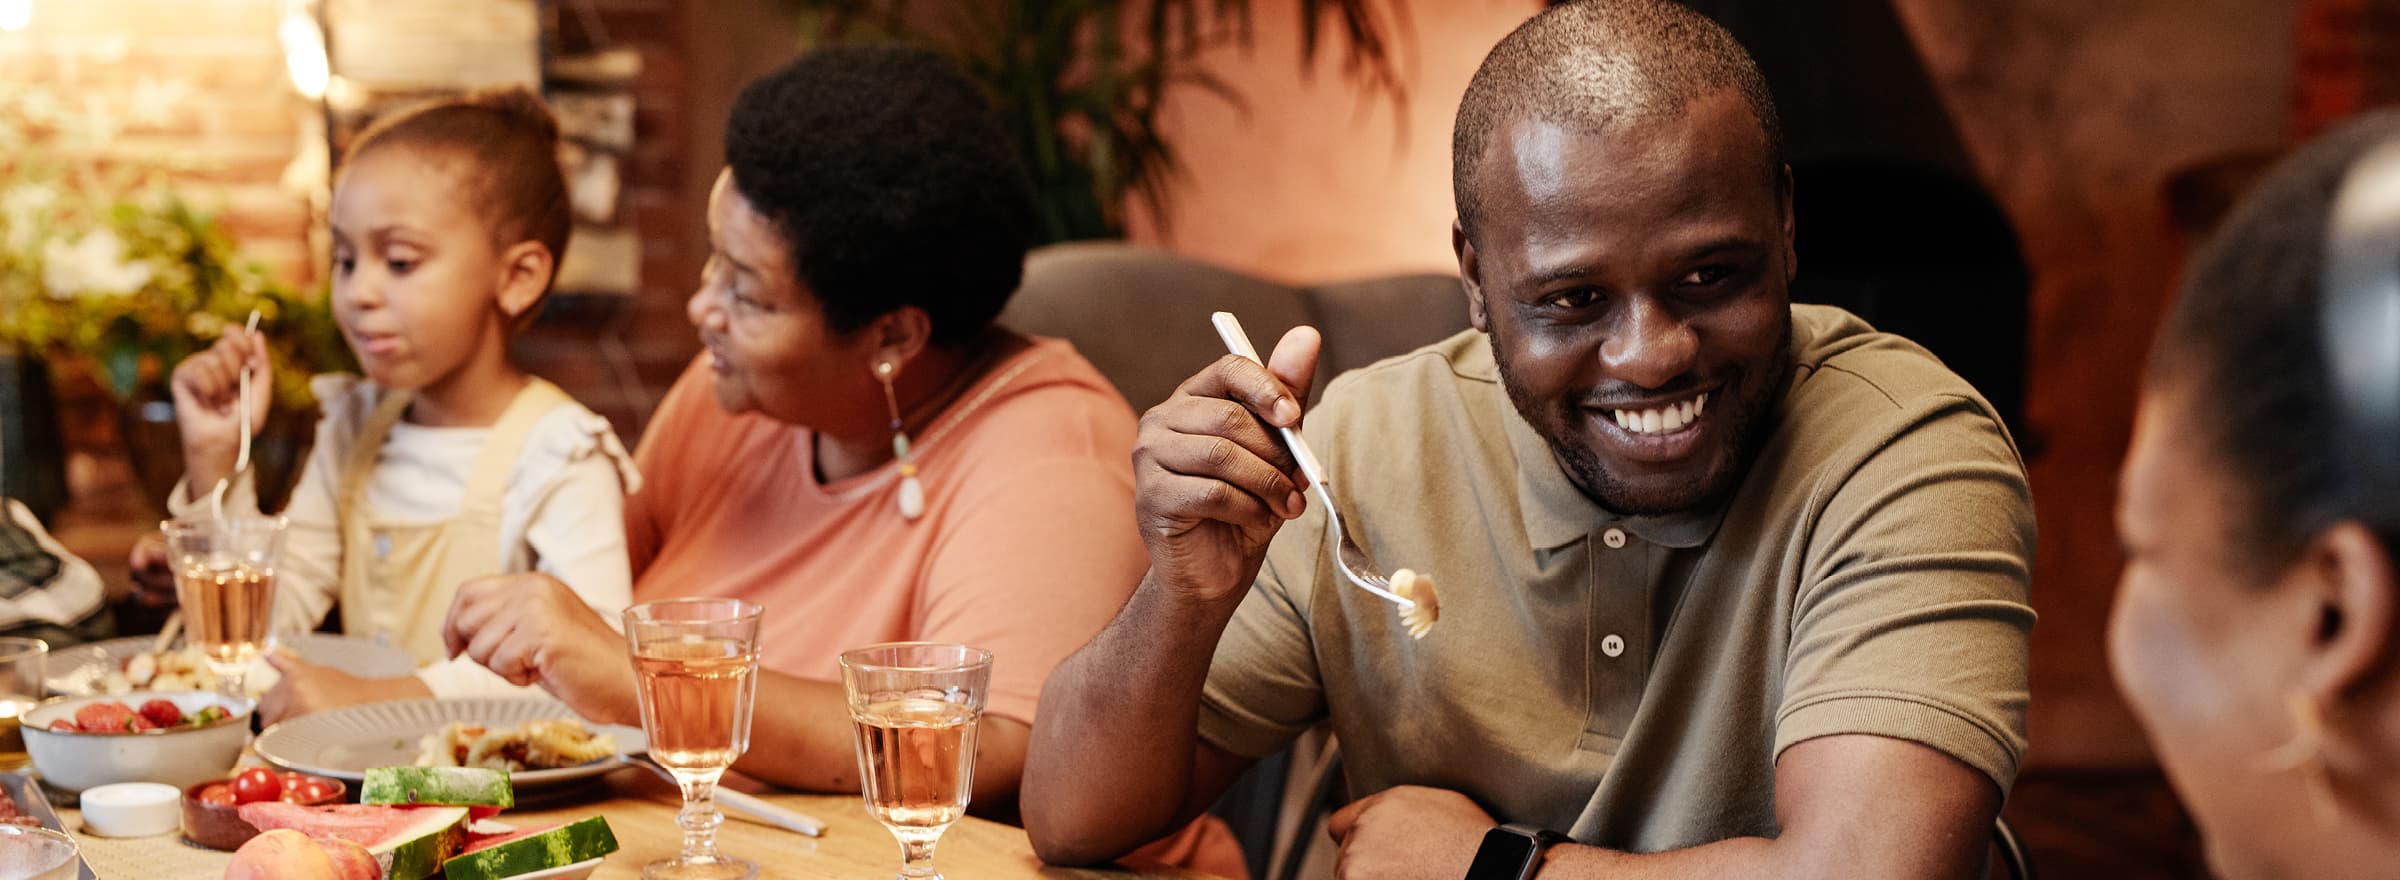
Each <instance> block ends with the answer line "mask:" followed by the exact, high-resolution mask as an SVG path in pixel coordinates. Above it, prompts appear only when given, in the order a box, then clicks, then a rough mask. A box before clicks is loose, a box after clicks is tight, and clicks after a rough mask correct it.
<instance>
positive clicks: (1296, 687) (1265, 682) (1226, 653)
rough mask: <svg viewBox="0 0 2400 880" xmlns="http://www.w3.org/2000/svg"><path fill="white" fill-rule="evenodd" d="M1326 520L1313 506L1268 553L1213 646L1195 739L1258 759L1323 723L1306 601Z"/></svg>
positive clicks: (1318, 565)
mask: <svg viewBox="0 0 2400 880" xmlns="http://www.w3.org/2000/svg"><path fill="white" fill-rule="evenodd" d="M1324 523H1325V518H1324V514H1323V513H1322V512H1321V511H1319V510H1318V508H1317V505H1316V504H1315V502H1314V501H1313V500H1312V501H1311V503H1310V505H1309V511H1308V513H1307V514H1306V515H1304V516H1302V517H1301V518H1300V519H1297V520H1293V521H1291V522H1289V523H1285V524H1284V527H1283V529H1282V531H1279V532H1277V533H1276V534H1275V538H1274V540H1273V541H1272V542H1271V543H1269V544H1268V545H1267V558H1266V561H1265V562H1264V563H1262V564H1261V565H1260V566H1259V570H1258V579H1257V581H1256V582H1254V583H1253V584H1252V585H1251V587H1250V592H1249V594H1248V595H1245V596H1243V597H1242V604H1241V605H1240V607H1238V608H1236V609H1234V612H1233V619H1232V620H1231V621H1229V622H1228V623H1227V624H1226V625H1225V634H1224V636H1223V637H1222V638H1220V639H1218V641H1217V653H1216V657H1215V659H1214V660H1213V661H1212V662H1211V663H1210V664H1209V667H1208V682H1207V684H1206V685H1204V686H1203V687H1202V689H1201V692H1200V719H1199V725H1200V730H1199V733H1200V738H1201V739H1203V740H1206V741H1207V742H1208V743H1210V744H1211V745H1214V746H1216V747H1218V748H1220V749H1224V750H1226V751H1228V752H1232V753H1234V754H1237V755H1241V756H1243V757H1248V758H1263V757H1266V756H1267V755H1271V754H1274V753H1275V752H1276V751H1277V750H1279V749H1281V748H1283V747H1284V745H1285V744H1286V743H1289V742H1291V740H1292V739H1293V738H1294V737H1297V736H1299V735H1300V734H1301V733H1302V732H1304V731H1306V730H1308V729H1309V728H1310V727H1313V726H1315V725H1316V724H1317V723H1318V722H1319V721H1322V720H1324V718H1325V690H1324V682H1323V679H1322V678H1320V677H1319V675H1318V670H1317V655H1316V647H1315V642H1314V640H1313V639H1312V638H1311V636H1310V630H1309V618H1308V611H1307V609H1308V604H1307V603H1308V597H1309V596H1311V595H1312V594H1313V593H1314V589H1315V585H1316V582H1317V579H1318V577H1319V576H1320V575H1321V573H1322V560H1323V558H1324V553H1323V549H1324V541H1325V526H1324Z"/></svg>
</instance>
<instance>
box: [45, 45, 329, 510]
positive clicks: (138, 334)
mask: <svg viewBox="0 0 2400 880" xmlns="http://www.w3.org/2000/svg"><path fill="white" fill-rule="evenodd" d="M73 106H74V105H71V104H67V103H65V102H62V101H60V100H59V99H58V97H57V96H55V95H46V94H45V93H43V92H41V91H39V90H38V89H37V88H32V87H18V88H16V89H13V90H10V91H6V92H0V155H7V156H10V157H11V158H10V159H9V160H8V161H6V162H5V163H0V353H5V355H6V356H8V357H9V358H10V362H11V364H13V365H16V366H17V367H18V368H17V369H14V370H11V371H8V372H10V373H12V374H14V375H15V376H16V377H18V378H19V379H20V381H19V382H18V383H17V385H18V387H17V389H16V390H15V392H14V393H10V392H5V391H0V405H10V406H14V407H15V408H16V409H17V410H18V411H14V412H0V423H6V424H8V425H12V426H14V427H13V428H12V430H15V431H18V432H19V433H20V434H23V433H26V432H41V431H48V432H50V433H51V435H52V436H51V437H50V438H39V439H37V440H36V441H34V442H22V441H21V442H20V443H19V445H20V446H22V447H24V448H27V449H32V450H40V449H43V448H44V447H45V446H47V447H49V448H51V449H56V448H57V444H56V442H55V439H54V437H55V432H56V416H55V414H54V413H45V412H41V411H39V407H40V406H41V404H42V403H43V402H44V400H46V398H47V394H46V393H45V392H47V391H48V389H46V388H40V387H38V386H31V387H28V386H29V382H28V381H27V380H26V379H25V377H27V376H29V375H33V376H38V375H39V374H41V373H43V372H47V373H48V374H49V376H50V377H51V378H52V379H55V380H59V381H61V382H62V383H71V382H73V381H74V380H75V379H77V378H79V377H81V376H89V377H90V378H91V379H92V380H93V382H94V384H96V385H97V386H98V387H100V388H101V389H103V390H104V391H105V392H106V393H107V394H108V395H109V397H111V398H112V399H113V400H114V401H115V402H116V404H117V405H118V409H119V412H120V413H121V415H122V418H121V419H120V422H119V424H120V427H121V428H122V429H123V431H124V434H125V443H126V446H127V447H128V452H129V453H130V454H131V456H132V459H133V465H134V470H135V473H136V475H137V476H138V477H139V479H140V480H141V482H142V485H143V488H144V494H145V495H146V496H148V497H149V498H150V500H151V501H152V502H153V503H161V502H163V499H164V498H165V496H166V493H167V489H168V488H170V487H172V485H173V484H174V481H175V479H176V477H177V476H178V475H179V474H180V472H181V471H182V456H181V451H180V448H179V447H180V442H179V435H178V434H177V433H176V431H175V429H174V423H173V404H172V403H171V402H169V401H170V400H171V398H170V397H169V395H168V393H167V384H166V383H167V377H168V375H169V374H170V373H171V371H172V370H173V369H174V366H175V364H176V363H177V362H179V361H181V360H182V359H183V358H184V357H185V356H187V355H189V354H191V353H192V352H195V351H198V350H200V349H203V348H206V347H207V346H209V345H211V344H214V343H215V342H216V340H217V339H218V337H219V336H221V335H223V333H224V331H225V329H226V328H228V327H236V326H240V325H241V323H242V322H243V321H244V320H246V319H247V317H248V316H249V314H250V313H251V312H252V311H253V310H255V311H257V312H258V314H259V316H260V322H261V329H262V330H263V331H265V332H266V333H267V335H268V336H269V338H270V345H271V347H272V348H273V349H274V350H275V365H276V366H275V376H274V381H273V382H272V383H271V384H272V388H271V389H269V390H270V391H271V393H272V394H273V395H274V399H275V404H276V405H275V407H274V409H275V411H276V415H275V417H274V418H273V419H271V421H270V424H269V426H268V429H267V430H266V431H265V432H264V433H263V434H262V435H261V437H260V442H259V445H258V448H257V450H256V451H257V453H258V454H257V456H256V457H257V458H258V460H259V462H258V466H259V467H260V469H261V474H260V476H261V479H260V481H259V488H260V493H261V499H260V500H261V502H262V503H265V504H269V505H278V504H279V503H280V501H281V498H282V496H283V494H284V493H285V492H287V491H288V488H289V486H288V480H289V478H290V476H291V475H292V472H294V471H296V470H297V464H298V458H299V456H300V455H302V454H304V452H305V447H306V445H307V441H308V439H309V436H310V432H311V426H312V425H313V421H314V411H315V406H314V404H315V401H314V400H313V399H312V398H311V396H310V393H309V390H308V377H309V376H310V375H312V374H314V373H317V372H325V371H333V370H344V369H355V368H356V367H355V365H354V363H353V362H352V360H351V357H350V353H349V349H348V348H347V347H346V346H345V345H344V344H343V343H342V340H341V338H340V334H339V332H338V331H337V330H336V329H335V327H334V323H333V319H332V314H331V311H330V309H329V308H328V306H327V304H326V297H325V296H323V295H322V294H321V293H304V292H301V291H297V290H295V289H293V288H292V287H291V286H290V285H288V284H285V283H283V282H281V281H279V280H277V279H276V278H274V277H273V276H272V275H271V274H269V273H268V272H267V271H266V270H265V269H264V268H262V267H261V266H259V265H258V264H257V263H256V262H254V261H251V260H247V259H244V258H243V257H242V256H241V254H240V253H239V251H238V249H237V248H236V247H235V245H234V242H233V240H232V239H231V237H230V236H228V235H227V233H226V232H225V230H224V229H223V227H222V226H221V225H219V223H218V222H217V220H216V218H215V217H214V216H213V215H212V214H211V213H209V212H208V211H206V210H203V209H201V208H199V207H197V206H196V205H195V204H194V203H193V202H192V201H191V200H190V199H188V198H186V197H185V196H184V195H183V194H182V193H181V192H180V191H179V190H178V189H177V188H176V186H175V185H174V182H173V181H174V175H173V174H172V173H170V170H169V169H165V168H159V167H137V166H127V165H122V164H119V165H103V164H101V163H100V162H99V161H98V160H97V159H94V158H91V157H94V156H99V155H102V154H104V152H105V150H104V147H105V145H106V143H107V141H108V138H109V136H110V134H111V132H112V131H113V125H112V124H111V122H110V120H108V119H107V118H105V117H104V116H102V115H100V114H98V113H94V112H78V111H74V110H72V109H65V108H72V107H73ZM45 440H46V441H47V442H43V441H45ZM5 464H6V465H7V467H8V469H9V470H10V472H11V473H12V475H13V476H14V477H16V479H14V480H12V482H15V483H27V482H28V481H29V480H31V479H33V478H37V477H42V476H50V477H52V478H53V479H55V475H56V474H59V473H62V472H63V471H64V467H63V466H62V464H61V463H59V462H41V461H9V462H5ZM36 488H39V487H38V486H36ZM18 491H23V490H22V489H19V490H18ZM37 494H38V493H37Z"/></svg>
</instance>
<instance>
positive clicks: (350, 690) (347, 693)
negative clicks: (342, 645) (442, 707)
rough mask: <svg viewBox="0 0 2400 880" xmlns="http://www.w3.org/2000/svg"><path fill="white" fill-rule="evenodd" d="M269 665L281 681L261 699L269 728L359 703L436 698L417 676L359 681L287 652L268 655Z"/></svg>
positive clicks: (261, 717) (260, 710)
mask: <svg viewBox="0 0 2400 880" xmlns="http://www.w3.org/2000/svg"><path fill="white" fill-rule="evenodd" d="M267 665H269V666H273V667H275V671H276V672H279V673H282V677H280V678H277V679H276V680H275V686H274V687H272V688H268V689H267V693H266V695H265V696H262V697H259V698H258V717H259V720H260V721H261V722H263V723H266V724H274V723H275V722H278V721H282V720H285V719H288V718H298V717H300V716H302V715H306V714H309V713H311V712H323V711H325V710H327V709H338V708H341V707H343V706H354V705H357V704H359V703H378V702H382V701H384V700H406V699H412V698H417V697H430V696H433V691H432V690H431V689H429V688H427V687H425V683H424V682H422V681H418V680H417V677H416V676H413V675H403V676H400V677H399V678H360V677H358V676H355V675H351V674H349V673H347V672H343V671H341V670H339V669H335V668H333V667H331V666H318V665H316V664H313V663H310V662H308V661H306V660H302V659H300V655H298V654H294V653H291V652H290V651H285V650H280V649H278V650H274V651H269V652H267Z"/></svg>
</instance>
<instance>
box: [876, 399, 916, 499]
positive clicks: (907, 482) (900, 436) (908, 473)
mask: <svg viewBox="0 0 2400 880" xmlns="http://www.w3.org/2000/svg"><path fill="white" fill-rule="evenodd" d="M898 372H900V367H899V365H897V364H894V363H892V362H891V361H877V362H876V364H875V378H876V379H878V380H880V381H882V382H883V403H884V406H886V407H889V408H890V409H891V411H892V457H893V458H895V459H898V460H899V461H900V517H901V518H902V519H907V520H915V519H916V518H917V517H920V516H924V515H925V484H923V483H920V482H917V464H916V462H913V461H910V460H909V458H908V432H907V431H904V430H901V425H900V396H899V395H898V394H896V393H894V392H893V391H892V376H893V375H894V374H896V373H898Z"/></svg>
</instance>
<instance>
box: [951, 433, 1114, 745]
mask: <svg viewBox="0 0 2400 880" xmlns="http://www.w3.org/2000/svg"><path fill="white" fill-rule="evenodd" d="M950 508H951V509H952V510H953V511H955V514H954V515H953V516H952V518H951V519H950V520H949V521H948V522H947V523H946V524H945V528H946V533H945V535H944V536H943V537H942V539H941V542H940V544H939V546H937V547H936V548H935V550H934V553H933V556H932V558H931V561H930V563H929V564H928V565H927V568H926V571H925V575H924V577H925V582H924V591H923V593H922V598H921V609H920V611H919V614H920V619H921V620H922V621H923V623H922V625H921V627H920V628H919V629H918V631H917V632H916V633H915V634H914V635H915V637H916V638H920V639H924V640H927V641H938V642H955V643H960V644H968V645H974V646H977V647H981V648H984V649H986V650H989V651H991V652H992V684H991V691H990V699H989V701H988V703H987V705H986V710H987V711H989V712H992V713H995V714H999V715H1005V716H1008V717H1010V718H1015V719H1018V720H1020V721H1025V722H1028V723H1030V722H1031V721H1032V720H1033V718H1034V714H1035V708H1036V704H1037V703H1038V701H1039V700H1040V698H1041V693H1042V684H1043V682H1045V681H1047V680H1049V677H1050V670H1051V669H1052V668H1054V667H1056V666H1057V665H1058V664H1059V662H1060V661H1062V660H1065V659H1066V658H1067V655H1069V654H1072V653H1074V652H1075V651H1076V650H1077V649H1080V648H1082V647H1083V645H1084V643H1085V642H1088V641H1090V640H1091V638H1092V636H1093V635H1095V634H1097V633H1099V632H1100V629H1101V627H1103V626H1106V625H1107V624H1108V621H1109V620H1110V619H1111V618H1113V617H1115V616H1116V613H1117V611H1118V609H1119V608H1121V607H1123V606H1124V604H1125V599H1126V597H1128V596H1130V595H1132V593H1133V588H1134V586H1135V584H1137V583H1139V582H1140V581H1141V577H1142V572H1143V571H1144V570H1145V569H1146V568H1147V567H1148V566H1149V557H1148V556H1146V555H1145V554H1144V553H1143V550H1142V541H1141V534H1140V533H1139V532H1138V531H1137V530H1136V528H1135V526H1134V519H1133V474H1132V472H1131V468H1130V466H1129V465H1128V464H1127V463H1126V459H1124V458H1122V457H1115V456H1111V457H1108V458H1101V457H1097V456H1095V457H1081V456H1074V457H1070V456H1059V457H1053V458H1048V459H1042V460H1037V461H1033V462H1028V463H1025V464H1023V465H1021V466H1015V467H1012V468H1010V469H1009V470H1008V471H1007V472H1006V474H1005V475H1004V476H1002V477H1000V478H996V479H988V480H983V481H980V483H979V484H978V485H976V486H974V487H973V488H971V489H969V490H968V491H966V492H962V493H961V494H960V495H959V496H958V497H957V498H955V499H953V500H952V503H951V505H950Z"/></svg>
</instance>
